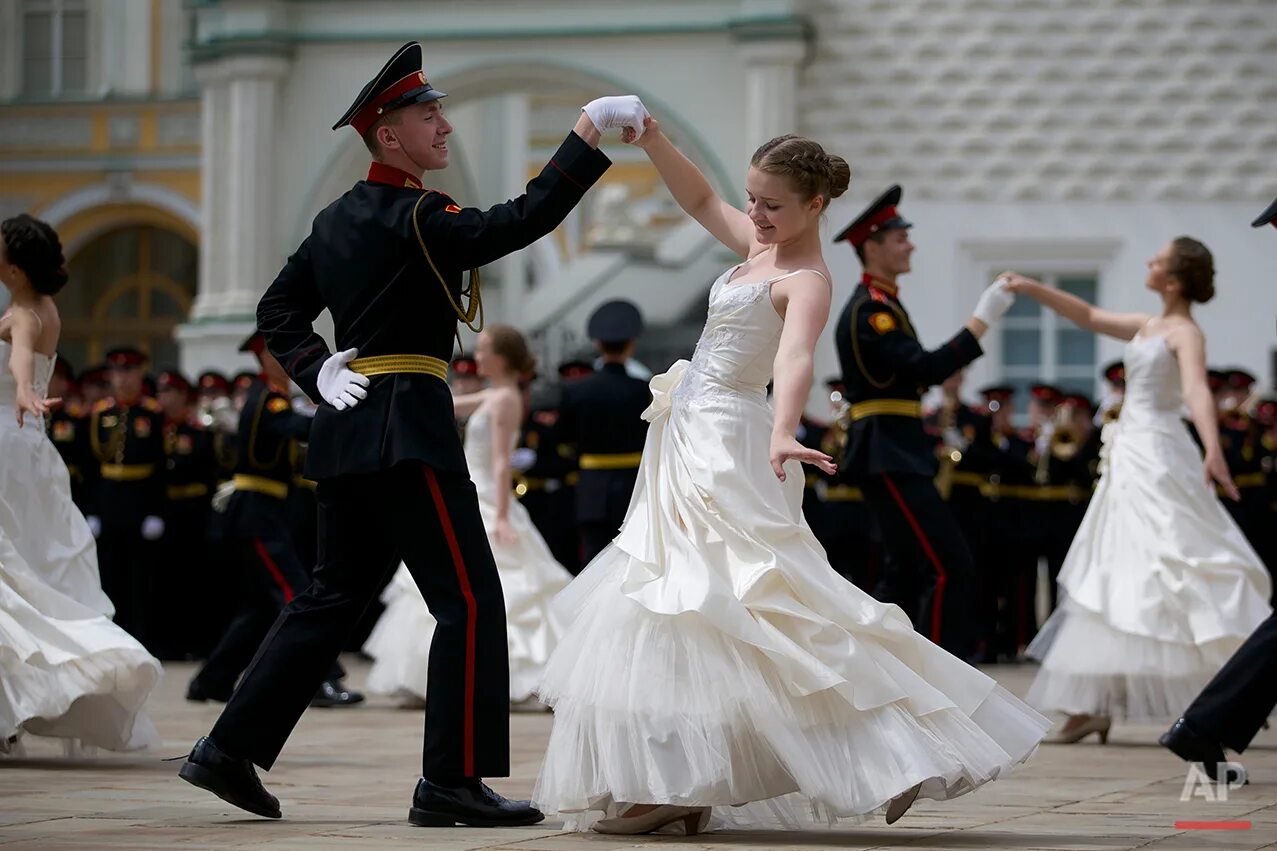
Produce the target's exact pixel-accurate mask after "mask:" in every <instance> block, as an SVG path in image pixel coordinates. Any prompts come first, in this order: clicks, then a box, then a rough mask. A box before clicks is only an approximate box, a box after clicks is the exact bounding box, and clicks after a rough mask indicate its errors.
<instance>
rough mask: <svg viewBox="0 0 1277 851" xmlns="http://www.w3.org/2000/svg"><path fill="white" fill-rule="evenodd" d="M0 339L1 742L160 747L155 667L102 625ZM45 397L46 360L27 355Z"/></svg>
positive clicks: (69, 510)
mask: <svg viewBox="0 0 1277 851" xmlns="http://www.w3.org/2000/svg"><path fill="white" fill-rule="evenodd" d="M9 353H10V346H9V344H8V343H6V342H3V341H0V459H3V462H2V463H0V745H2V744H3V743H4V742H6V741H7V740H9V739H11V738H12V737H14V736H16V735H18V734H19V733H21V732H27V733H31V734H34V735H39V736H54V737H58V738H63V739H67V740H77V741H78V742H79V743H80V744H82V745H87V746H92V747H100V748H106V749H109V750H132V749H135V748H141V747H145V746H147V745H150V744H155V743H157V742H158V741H159V737H158V735H157V734H156V731H155V728H154V726H153V725H152V724H151V721H150V718H149V717H148V716H147V714H146V712H145V711H144V709H143V706H144V704H145V703H146V699H147V696H148V695H149V694H150V693H151V690H152V689H153V688H154V687H155V684H156V683H157V682H158V681H159V678H160V670H161V669H160V663H159V661H158V660H156V659H155V658H154V657H153V656H151V654H149V653H147V652H146V650H145V649H144V648H143V647H142V645H141V644H139V643H138V642H137V641H136V640H135V639H134V638H133V637H132V636H130V635H129V634H128V633H126V632H125V631H124V630H123V629H120V628H119V627H118V626H116V625H115V624H114V623H112V622H111V616H112V615H113V614H114V611H115V610H114V607H113V606H112V605H111V601H110V600H109V599H108V598H107V596H106V595H105V594H103V593H102V583H101V581H100V579H99V577H98V562H97V548H96V546H95V544H94V541H93V535H92V533H90V531H89V527H88V524H87V523H86V522H85V520H84V517H83V515H81V514H80V511H79V509H77V508H76V507H75V504H74V503H72V502H71V484H70V479H69V478H68V475H67V470H66V465H65V464H64V463H63V461H62V459H61V458H60V457H59V456H58V453H57V450H56V449H55V448H54V446H53V444H52V442H50V441H49V439H48V437H46V435H45V431H44V423H43V422H42V421H41V420H40V418H38V417H35V418H32V417H27V419H26V425H25V426H23V427H22V428H19V427H18V423H17V420H16V417H15V407H16V397H17V385H16V383H15V381H14V378H13V374H12V373H11V372H10V371H9ZM35 372H36V382H35V385H36V391H37V392H38V393H40V394H41V395H44V394H45V393H46V390H47V387H48V383H49V378H50V376H51V375H52V374H53V358H50V357H46V356H44V355H41V354H36V355H35Z"/></svg>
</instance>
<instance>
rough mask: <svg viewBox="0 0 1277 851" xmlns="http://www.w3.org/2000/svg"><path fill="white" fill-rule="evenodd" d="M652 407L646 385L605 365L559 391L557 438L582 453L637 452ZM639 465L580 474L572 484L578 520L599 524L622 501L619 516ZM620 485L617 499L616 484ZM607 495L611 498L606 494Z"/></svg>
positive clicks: (612, 365) (618, 368)
mask: <svg viewBox="0 0 1277 851" xmlns="http://www.w3.org/2000/svg"><path fill="white" fill-rule="evenodd" d="M651 403H652V394H651V391H650V390H649V389H648V386H647V382H646V381H643V380H642V379H639V378H635V377H633V376H632V375H630V374H629V373H628V372H626V371H625V365H624V364H619V363H606V364H604V365H603V368H602V369H601V370H599V371H598V372H596V373H594V374H593V375H590V376H587V377H585V378H581V379H578V380H576V381H574V382H572V383H571V384H567V385H564V387H563V402H562V404H561V406H560V409H559V423H558V425H559V434H560V436H561V437H562V439H563V440H565V441H567V442H569V443H571V444H572V445H574V446H575V447H576V454H577V457H578V458H579V457H581V456H582V455H621V454H629V453H641V452H642V451H643V443H644V441H645V440H646V439H647V421H646V420H644V419H643V411H644V410H646V409H647V406H648V405H650V404H651ZM637 475H638V465H637V464H635V465H634V466H633V468H626V469H619V470H587V469H582V470H581V478H580V481H578V482H577V486H576V504H577V519H578V520H579V521H581V522H582V523H587V522H596V521H601V520H603V519H604V518H605V517H608V516H609V515H611V514H615V513H616V510H615V506H614V505H612V504H611V503H616V502H620V503H621V505H620V513H621V517H622V518H624V515H625V510H626V508H628V507H629V502H630V492H631V491H633V490H634V481H635V477H636V476H637ZM618 482H621V483H624V482H628V485H622V487H621V490H623V491H624V492H625V493H624V496H623V497H618V496H617V495H616V494H615V493H614V491H616V486H615V483H618ZM610 495H611V496H610Z"/></svg>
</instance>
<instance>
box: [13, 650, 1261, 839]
mask: <svg viewBox="0 0 1277 851" xmlns="http://www.w3.org/2000/svg"><path fill="white" fill-rule="evenodd" d="M344 661H346V663H347V668H348V670H350V671H351V682H352V683H353V684H355V685H358V684H359V683H360V682H362V679H363V677H364V675H365V674H366V672H367V666H366V665H365V664H363V663H361V662H360V661H358V660H357V659H350V660H344ZM987 670H988V671H989V672H990V673H991V674H992V675H993V676H995V677H996V678H997V679H998V681H999V682H1001V683H1002V684H1003V685H1005V686H1007V687H1008V688H1009V689H1011V690H1012V691H1013V692H1015V693H1017V694H1023V693H1024V690H1025V689H1026V688H1027V686H1028V683H1029V680H1030V679H1031V678H1032V675H1033V670H1034V669H1033V668H1032V667H1028V666H998V667H990V668H988V669H987ZM191 673H192V666H191V665H185V664H173V665H168V666H166V671H165V677H164V680H163V681H162V682H161V684H160V687H159V689H158V690H157V693H156V695H155V697H154V699H153V703H152V715H153V717H154V719H155V722H156V725H157V727H158V728H159V730H160V732H161V734H162V735H163V736H164V743H163V746H162V747H160V748H158V749H157V750H156V751H155V752H153V753H142V754H112V753H106V752H102V753H96V754H90V753H77V754H71V755H68V754H66V753H64V750H65V749H64V746H63V745H62V744H61V743H59V742H57V741H54V740H48V739H37V738H33V737H28V738H26V739H25V740H24V743H23V744H24V747H25V750H26V756H24V757H20V758H19V757H12V756H11V757H4V758H0V851H10V849H28V848H30V849H34V848H39V849H86V848H102V849H108V848H111V849H113V848H181V849H184V851H185V849H192V851H193V850H194V849H204V848H253V849H262V851H285V850H286V849H308V850H309V849H329V848H343V849H359V848H379V849H391V848H428V849H433V851H478V849H510V851H611V849H620V848H634V847H637V846H648V845H651V846H668V845H671V844H672V845H677V846H678V847H680V848H705V849H722V848H763V849H774V851H783V850H784V849H792V848H815V849H822V848H831V849H832V848H838V849H848V851H854V850H855V849H865V851H868V849H909V851H976V850H977V849H1010V848H1022V849H1040V851H1125V849H1137V848H1138V849H1159V850H1160V849H1216V848H1218V849H1226V850H1227V851H1231V849H1239V851H1240V850H1241V849H1247V851H1250V849H1260V848H1270V849H1274V850H1275V851H1277V732H1275V731H1265V732H1263V733H1261V734H1260V736H1259V738H1258V739H1257V741H1256V743H1255V746H1253V747H1252V748H1251V750H1250V751H1248V752H1247V754H1246V755H1245V757H1244V758H1243V759H1242V760H1241V761H1242V762H1243V763H1244V764H1245V766H1246V768H1247V770H1248V772H1249V774H1250V778H1251V783H1250V785H1248V786H1245V787H1242V788H1239V789H1232V790H1227V798H1226V800H1205V799H1204V797H1203V790H1201V789H1198V790H1197V795H1196V796H1194V797H1191V798H1190V799H1189V800H1186V801H1181V795H1182V793H1183V792H1184V789H1185V779H1186V777H1187V766H1185V764H1184V763H1181V762H1180V761H1179V760H1177V759H1175V758H1174V757H1173V756H1172V755H1170V754H1169V753H1167V752H1166V751H1164V750H1163V749H1162V748H1160V747H1158V746H1157V744H1156V740H1157V736H1158V735H1159V733H1160V732H1161V727H1159V726H1156V725H1121V726H1118V727H1115V728H1114V730H1113V735H1112V736H1111V737H1110V739H1109V744H1108V745H1105V746H1101V745H1099V744H1098V743H1097V742H1096V741H1095V740H1094V739H1091V740H1089V741H1086V742H1082V743H1079V744H1077V745H1067V746H1061V745H1044V746H1043V747H1042V748H1041V749H1039V751H1038V752H1037V754H1035V755H1034V756H1033V758H1032V759H1031V760H1030V761H1029V763H1028V764H1027V765H1025V766H1023V767H1021V768H1020V769H1019V770H1018V771H1016V772H1015V773H1014V774H1013V775H1012V776H1010V777H1008V778H1005V779H1003V780H1001V781H998V782H996V783H992V784H989V785H988V786H986V787H984V788H982V789H980V790H979V791H977V792H975V793H973V794H970V795H967V796H965V797H963V798H959V799H957V800H955V801H950V802H947V803H936V802H932V801H923V802H921V803H919V804H918V805H917V806H915V807H914V808H913V809H912V810H910V812H909V814H908V815H906V816H905V818H904V819H902V820H901V821H900V822H899V823H897V824H896V825H894V826H892V827H887V826H886V825H885V824H883V822H882V821H881V819H874V820H872V821H869V822H866V823H864V824H860V825H855V826H847V827H839V828H834V829H830V830H818V831H804V832H784V831H775V832H751V833H745V832H739V831H721V832H716V833H711V834H706V835H703V836H699V837H690V838H689V837H677V836H661V837H608V836H600V835H597V834H592V833H587V834H576V833H567V832H564V831H563V830H562V826H561V824H559V823H557V822H553V821H550V822H546V823H545V824H543V825H538V826H536V827H534V828H519V829H510V830H488V829H477V828H454V829H447V830H438V829H423V828H417V827H413V826H411V825H410V824H408V821H407V811H408V805H409V801H410V798H411V796H412V789H413V784H414V782H415V780H416V778H417V776H418V772H419V770H420V769H419V762H420V753H421V739H422V717H421V713H420V712H419V711H409V710H402V709H396V708H395V707H394V706H393V705H392V704H391V703H390V702H388V701H385V700H377V699H373V700H370V701H369V704H368V705H366V706H364V707H360V708H356V709H347V710H311V711H309V712H307V713H306V715H305V716H304V717H303V719H302V722H301V724H299V725H298V728H297V731H296V732H295V733H294V735H293V738H292V740H291V741H290V742H289V744H288V747H287V748H286V749H285V751H284V753H283V755H282V756H281V757H280V759H279V762H278V763H277V765H276V767H275V769H274V770H273V771H271V772H270V773H269V774H265V775H264V781H265V783H266V785H267V787H268V788H270V789H271V791H273V792H274V793H275V794H276V795H277V796H278V797H279V799H280V802H281V805H282V806H283V810H284V815H285V818H283V819H281V820H279V821H271V820H267V819H258V818H254V817H252V816H249V815H247V814H245V813H242V812H240V811H239V810H236V809H235V808H233V807H230V806H228V805H226V804H224V803H222V802H221V801H219V800H217V799H216V798H213V797H212V796H210V795H208V794H207V793H205V792H203V791H201V790H199V789H196V788H194V787H193V786H189V785H187V784H185V783H183V782H181V781H180V780H178V779H177V768H178V766H179V765H180V762H164V761H162V760H163V759H164V758H165V757H181V756H183V755H184V754H185V753H186V751H187V750H189V748H190V746H191V744H192V743H193V742H194V740H195V739H196V738H197V737H198V736H200V735H201V734H203V733H204V732H206V731H207V730H208V728H209V727H210V726H211V725H212V722H213V720H214V719H215V718H216V717H217V713H218V712H219V710H220V705H218V704H193V703H188V702H187V701H186V700H184V698H183V695H184V693H185V688H186V681H187V679H188V678H189V677H190V675H191ZM550 725H551V717H550V716H549V715H547V714H540V713H517V714H515V715H513V716H512V717H511V737H512V749H511V757H512V766H511V770H512V776H511V777H510V778H508V779H504V780H497V781H495V782H494V784H493V785H494V786H496V787H497V788H498V789H499V790H500V791H502V792H504V793H506V794H510V795H513V796H523V797H526V796H528V795H529V794H531V791H532V785H533V783H534V782H535V780H536V774H537V770H538V768H539V767H540V762H541V756H542V754H543V753H544V750H545V743H546V739H547V736H548V734H549V730H550ZM1221 797H1222V796H1221ZM1221 820H1231V821H1246V822H1249V823H1250V825H1251V826H1250V828H1249V829H1246V830H1211V831H1203V830H1190V829H1186V828H1185V827H1184V826H1183V825H1182V824H1181V825H1180V826H1177V824H1176V823H1177V822H1184V821H1211V822H1217V821H1221Z"/></svg>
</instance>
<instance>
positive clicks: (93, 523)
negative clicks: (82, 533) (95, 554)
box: [84, 514, 102, 541]
mask: <svg viewBox="0 0 1277 851" xmlns="http://www.w3.org/2000/svg"><path fill="white" fill-rule="evenodd" d="M84 521H85V522H86V523H88V524H89V532H90V533H92V535H93V539H94V540H95V541H96V540H97V539H98V538H100V537H102V518H101V517H98V516H97V515H96V514H90V515H88V516H87V517H85V518H84Z"/></svg>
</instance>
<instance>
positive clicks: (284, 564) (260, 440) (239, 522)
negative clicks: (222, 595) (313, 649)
mask: <svg viewBox="0 0 1277 851" xmlns="http://www.w3.org/2000/svg"><path fill="white" fill-rule="evenodd" d="M240 351H251V352H253V353H254V354H255V355H257V357H258V359H259V360H260V361H261V364H262V374H261V376H260V377H259V378H257V379H256V380H255V381H253V383H252V384H251V385H249V388H248V393H247V395H246V396H245V399H244V408H243V410H241V411H240V415H239V439H238V440H237V441H236V445H237V446H238V457H237V459H236V463H235V473H234V477H233V478H232V482H233V483H234V486H235V493H234V494H233V495H232V496H231V499H230V504H229V505H227V507H226V512H225V517H224V519H223V522H224V524H225V525H224V534H225V537H226V542H227V549H228V552H229V553H230V555H231V560H232V562H233V563H234V565H235V568H236V570H237V577H236V578H237V580H238V594H237V595H236V603H237V607H236V612H235V616H234V617H233V618H232V619H231V622H230V624H229V625H228V626H227V628H226V631H225V632H224V633H223V634H222V636H221V639H220V640H219V641H218V642H217V645H216V646H215V647H214V648H213V650H212V652H211V653H209V655H208V659H207V660H206V661H205V662H204V666H203V667H202V668H200V670H199V671H198V672H197V673H196V674H195V676H194V677H193V678H192V679H191V682H190V685H189V686H188V688H187V690H186V699H187V700H194V701H200V702H202V701H205V700H216V701H226V700H228V699H229V698H230V696H231V693H232V691H233V690H234V688H235V681H236V680H238V679H239V676H240V674H241V673H243V671H244V669H245V668H246V667H247V666H248V663H249V662H250V661H251V660H252V658H253V652H254V651H255V650H257V647H258V645H259V644H261V642H262V639H263V638H264V637H265V636H266V633H267V632H268V631H269V630H270V627H271V624H272V623H274V622H275V619H276V618H277V617H279V612H280V609H282V608H283V607H284V606H285V605H287V604H288V603H290V602H292V600H293V599H294V598H296V597H297V596H298V595H299V594H301V593H302V592H303V591H304V590H306V589H307V588H308V587H310V582H311V578H310V566H309V565H307V564H305V563H304V562H303V561H302V560H301V558H300V557H299V555H298V551H297V546H296V543H295V542H294V538H293V528H292V525H291V524H290V522H289V513H288V493H289V491H290V490H291V489H292V487H293V484H292V483H293V476H294V475H295V472H294V458H295V457H296V456H295V449H294V447H295V444H296V442H297V441H302V440H306V438H307V436H308V435H309V434H310V424H311V419H310V417H307V416H303V415H302V414H299V413H297V412H296V411H294V410H293V408H292V405H291V403H290V402H289V401H288V396H287V393H288V376H287V375H286V374H285V372H284V370H283V368H282V367H281V366H280V365H279V362H278V361H276V360H275V359H274V358H273V357H271V355H270V353H269V352H267V351H266V350H265V340H264V339H263V337H262V335H261V334H260V333H257V332H254V333H253V334H252V335H251V336H250V337H249V338H248V339H247V340H246V341H245V342H244V344H243V345H242V346H240ZM335 656H336V654H335V653H334V654H333V657H334V658H330V659H329V664H328V673H327V676H326V677H325V679H324V680H323V682H322V683H320V684H319V687H318V689H317V690H316V692H315V694H314V695H313V696H312V697H311V700H310V705H312V706H351V705H354V704H357V703H360V702H362V701H363V695H361V694H359V693H358V692H351V691H348V690H347V689H346V688H345V687H344V686H342V684H341V679H342V677H344V676H345V672H343V671H342V670H341V666H340V665H338V664H337V663H336V661H335Z"/></svg>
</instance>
